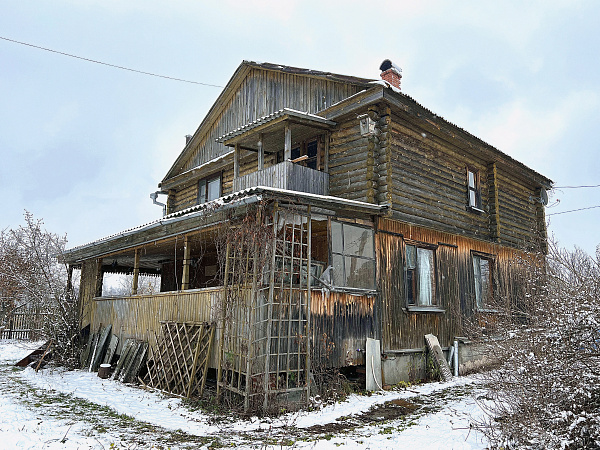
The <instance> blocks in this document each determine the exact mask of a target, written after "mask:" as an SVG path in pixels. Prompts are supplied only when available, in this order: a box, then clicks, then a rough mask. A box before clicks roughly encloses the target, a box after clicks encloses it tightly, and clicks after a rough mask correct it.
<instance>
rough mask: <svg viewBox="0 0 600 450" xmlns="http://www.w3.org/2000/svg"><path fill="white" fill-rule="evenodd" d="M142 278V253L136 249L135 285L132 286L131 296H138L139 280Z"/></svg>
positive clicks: (134, 262)
mask: <svg viewBox="0 0 600 450" xmlns="http://www.w3.org/2000/svg"><path fill="white" fill-rule="evenodd" d="M139 276H140V251H139V249H137V248H136V249H135V255H134V257H133V284H132V286H131V295H136V294H137V291H138V279H139Z"/></svg>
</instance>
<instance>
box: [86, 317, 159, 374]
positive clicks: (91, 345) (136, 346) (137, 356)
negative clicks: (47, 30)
mask: <svg viewBox="0 0 600 450" xmlns="http://www.w3.org/2000/svg"><path fill="white" fill-rule="evenodd" d="M111 330H112V325H107V326H105V327H104V328H101V329H100V330H98V332H97V333H93V334H91V335H90V338H89V340H88V344H87V346H86V348H85V349H84V351H83V352H82V354H81V367H82V368H83V369H87V370H88V371H90V372H97V371H98V369H99V368H100V365H101V364H111V363H112V360H113V358H114V356H115V352H116V350H117V346H118V345H119V338H118V336H115V335H114V334H111ZM147 353H148V343H147V342H145V341H140V340H137V339H126V340H125V342H124V344H123V347H122V349H121V355H120V357H119V360H118V362H117V365H116V367H115V370H114V372H113V374H112V378H113V379H115V380H119V381H121V382H123V383H132V382H134V381H136V380H137V377H138V373H139V372H140V369H141V368H142V365H143V364H144V362H145V359H146V355H147Z"/></svg>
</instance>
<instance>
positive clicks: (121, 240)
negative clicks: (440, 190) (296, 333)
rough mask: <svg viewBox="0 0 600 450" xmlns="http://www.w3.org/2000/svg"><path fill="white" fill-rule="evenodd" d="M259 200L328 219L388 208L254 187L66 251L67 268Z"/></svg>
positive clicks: (196, 226)
mask: <svg viewBox="0 0 600 450" xmlns="http://www.w3.org/2000/svg"><path fill="white" fill-rule="evenodd" d="M262 200H278V201H279V202H280V203H281V204H295V205H305V206H309V205H310V206H313V207H316V208H319V209H320V210H321V211H322V212H324V213H326V214H331V215H342V216H347V217H353V216H354V217H356V216H362V217H364V216H376V215H382V214H383V213H384V212H385V211H386V210H387V209H388V206H387V205H376V204H372V203H365V202H361V201H357V200H348V199H344V198H340V197H333V196H329V195H318V194H310V193H306V192H297V191H290V190H286V189H276V188H271V187H265V186H256V187H252V188H248V189H244V190H242V191H239V192H235V193H233V194H230V195H227V196H225V197H221V198H219V199H217V200H213V201H211V202H207V203H203V204H200V205H195V206H192V207H190V208H187V209H184V210H181V211H177V212H174V213H172V214H169V215H167V216H164V217H162V218H161V219H157V220H155V221H153V222H150V223H147V224H145V225H140V226H138V227H135V228H130V229H128V230H125V231H122V232H120V233H117V234H113V235H111V236H107V237H104V238H102V239H98V240H96V241H93V242H90V243H89V244H84V245H81V246H78V247H74V248H72V249H69V250H67V251H65V253H64V254H63V257H64V260H65V262H66V263H68V264H79V263H81V262H82V261H84V260H86V259H91V258H99V257H102V256H105V255H109V254H113V253H117V252H121V251H124V250H128V249H133V248H135V247H140V246H142V245H145V244H148V243H153V242H158V241H162V240H165V239H169V238H174V237H175V236H180V235H183V234H186V233H190V232H194V231H199V230H202V229H205V228H208V227H210V226H215V225H218V224H219V223H223V222H226V221H227V220H228V219H229V216H228V215H226V214H225V213H227V212H230V211H232V210H233V211H235V210H236V209H240V211H241V209H242V208H243V207H244V206H246V205H249V204H252V203H257V202H259V201H262Z"/></svg>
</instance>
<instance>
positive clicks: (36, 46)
mask: <svg viewBox="0 0 600 450" xmlns="http://www.w3.org/2000/svg"><path fill="white" fill-rule="evenodd" d="M0 39H2V40H4V41H8V42H14V43H15V44H21V45H26V46H28V47H33V48H37V49H40V50H45V51H47V52H52V53H57V54H59V55H63V56H69V57H71V58H76V59H81V60H83V61H88V62H92V63H96V64H102V65H103V66H108V67H114V68H115V69H121V70H128V71H129V72H135V73H141V74H143V75H150V76H152V77H158V78H166V79H167V80H173V81H181V82H183V83H192V84H200V85H202V86H210V87H216V88H223V86H219V85H216V84H209V83H201V82H199V81H190V80H183V79H181V78H174V77H168V76H166V75H158V74H156V73H151V72H144V71H142V70H136V69H130V68H129V67H123V66H117V65H115V64H109V63H105V62H102V61H96V60H95V59H89V58H84V57H82V56H77V55H71V54H70V53H64V52H59V51H58V50H52V49H51V48H46V47H40V46H39V45H33V44H28V43H27V42H21V41H15V40H14V39H9V38H6V37H2V36H0Z"/></svg>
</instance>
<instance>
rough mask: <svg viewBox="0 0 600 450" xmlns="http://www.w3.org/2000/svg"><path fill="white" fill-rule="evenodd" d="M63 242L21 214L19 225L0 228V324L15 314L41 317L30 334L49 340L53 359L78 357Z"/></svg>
mask: <svg viewBox="0 0 600 450" xmlns="http://www.w3.org/2000/svg"><path fill="white" fill-rule="evenodd" d="M66 243H67V239H66V237H61V236H58V235H56V234H54V233H51V232H49V231H47V230H46V229H45V228H44V223H43V221H42V220H39V219H37V220H36V219H34V217H33V215H32V214H31V213H29V212H25V225H24V226H19V227H18V228H15V229H5V230H0V299H1V302H0V327H2V326H3V324H4V323H6V320H7V319H8V318H9V317H10V315H11V314H13V313H15V312H28V313H32V314H35V315H36V316H37V317H41V318H43V320H42V321H41V322H39V323H36V326H39V327H40V328H39V329H38V330H37V332H36V335H35V338H39V339H46V340H50V339H51V340H52V343H53V347H54V352H53V357H54V360H55V361H57V362H58V363H61V364H64V365H67V366H73V365H75V364H76V361H78V356H77V355H78V347H77V339H76V338H77V337H78V336H79V325H80V321H79V310H78V307H77V302H76V301H75V300H74V295H73V292H69V291H70V287H69V286H68V282H67V280H68V268H67V267H66V266H65V264H63V263H61V259H62V258H61V256H62V254H63V252H64V249H65V246H66Z"/></svg>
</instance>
